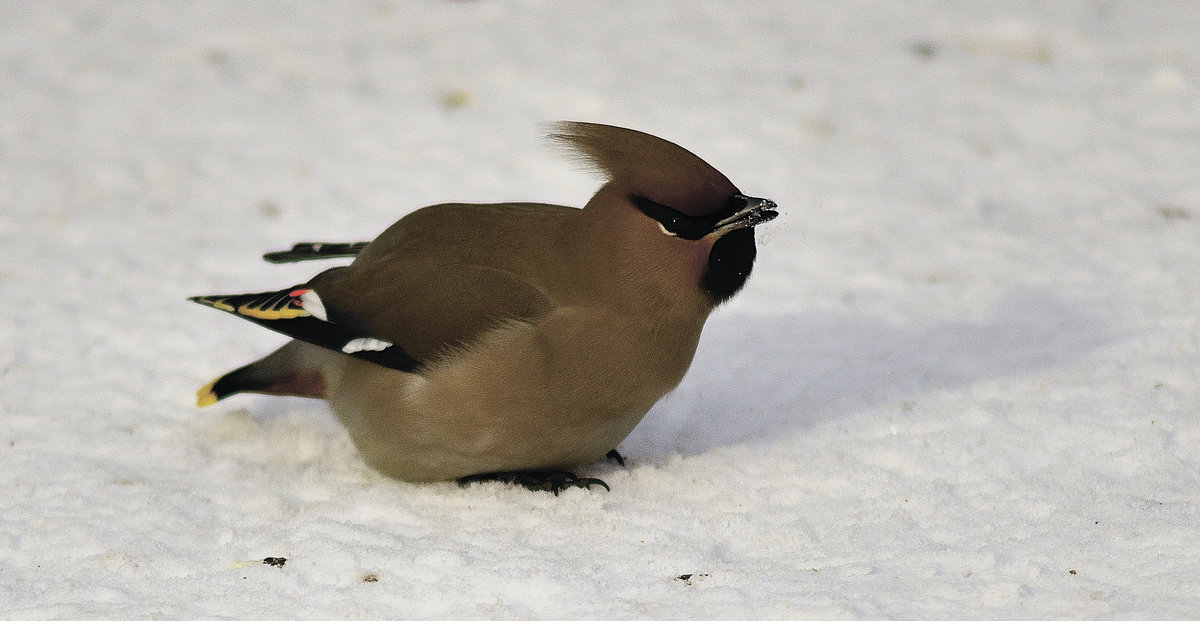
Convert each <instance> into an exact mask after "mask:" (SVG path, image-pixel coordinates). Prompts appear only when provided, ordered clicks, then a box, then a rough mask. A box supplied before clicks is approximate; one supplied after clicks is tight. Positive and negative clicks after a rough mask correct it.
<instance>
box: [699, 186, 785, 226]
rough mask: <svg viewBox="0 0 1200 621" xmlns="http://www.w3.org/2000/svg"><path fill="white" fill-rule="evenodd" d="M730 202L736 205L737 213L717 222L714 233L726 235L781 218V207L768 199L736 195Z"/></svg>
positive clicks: (730, 198)
mask: <svg viewBox="0 0 1200 621" xmlns="http://www.w3.org/2000/svg"><path fill="white" fill-rule="evenodd" d="M729 202H730V203H734V205H735V206H734V209H735V211H734V212H733V214H732V215H730V216H728V217H726V218H724V219H722V220H720V221H718V222H717V225H716V226H714V227H713V232H714V233H720V234H722V235H724V234H725V233H728V232H730V231H736V230H738V229H745V228H750V227H752V226H758V225H760V224H762V223H764V222H770V221H771V220H774V219H775V218H776V217H778V216H779V212H778V211H777V209H778V207H779V206H778V205H776V204H775V201H773V200H770V199H767V198H755V197H753V196H743V195H741V194H734V195H733V196H731V197H729Z"/></svg>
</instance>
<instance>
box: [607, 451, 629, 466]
mask: <svg viewBox="0 0 1200 621" xmlns="http://www.w3.org/2000/svg"><path fill="white" fill-rule="evenodd" d="M604 457H605V458H606V459H610V460H612V461H615V462H617V465H618V466H620V467H622V468H624V467H625V458H624V457H621V454H620V453H618V452H617V449H613V450H611V451H609V452H607V453H605V454H604Z"/></svg>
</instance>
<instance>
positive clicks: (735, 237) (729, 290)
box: [700, 228, 758, 304]
mask: <svg viewBox="0 0 1200 621" xmlns="http://www.w3.org/2000/svg"><path fill="white" fill-rule="evenodd" d="M757 254H758V249H757V248H755V247H754V229H752V228H745V229H738V230H736V231H730V232H729V233H726V234H725V235H723V236H721V238H720V239H718V240H717V241H716V242H715V243H714V244H713V247H712V250H711V251H709V253H708V269H707V270H706V271H705V272H704V277H703V278H702V279H701V280H700V286H701V287H703V288H704V290H705V291H707V292H708V294H709V295H710V296H712V298H713V301H714V302H716V303H717V304H720V303H721V302H724V301H725V300H728V299H729V298H731V297H733V294H735V293H737V292H738V291H740V290H741V288H742V286H743V285H745V284H746V279H747V278H749V277H750V270H752V269H753V268H754V257H755V256H757Z"/></svg>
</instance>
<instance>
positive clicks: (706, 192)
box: [550, 121, 738, 216]
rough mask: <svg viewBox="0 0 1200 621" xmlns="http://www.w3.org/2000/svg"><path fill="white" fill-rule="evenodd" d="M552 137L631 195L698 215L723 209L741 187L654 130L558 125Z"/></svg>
mask: <svg viewBox="0 0 1200 621" xmlns="http://www.w3.org/2000/svg"><path fill="white" fill-rule="evenodd" d="M553 127H554V131H553V133H551V134H550V138H551V139H552V140H554V141H556V142H558V143H561V144H563V145H566V146H568V147H570V148H571V149H572V150H573V151H574V152H575V153H576V154H577V155H578V157H579V159H581V160H582V161H583V162H584V163H586V164H588V165H589V166H590V167H594V168H596V169H597V170H599V171H600V172H602V173H604V174H605V175H606V176H607V177H608V178H609V181H610V183H613V184H616V185H619V186H620V187H621V189H622V190H625V191H628V192H629V193H631V194H637V195H640V196H644V197H646V198H649V199H651V200H653V201H656V202H659V203H661V204H663V205H667V206H669V207H671V208H673V209H676V210H678V211H681V212H683V213H685V214H688V215H692V216H704V215H709V214H712V213H715V212H717V211H718V210H720V209H721V208H723V207H724V206H725V203H726V201H727V200H728V199H729V197H730V196H731V195H733V194H736V193H738V189H737V188H736V187H735V186H734V185H733V183H731V182H730V181H729V179H727V178H726V177H725V175H723V174H721V173H720V171H718V170H717V169H715V168H713V167H712V166H710V165H709V164H708V162H705V161H704V160H702V159H700V158H699V157H697V156H696V155H695V154H693V153H692V152H691V151H688V150H687V149H684V148H683V147H681V146H679V145H677V144H675V143H673V142H668V141H666V140H663V139H662V138H658V137H655V136H651V135H650V134H646V133H643V132H639V131H635V130H632V129H625V128H623V127H615V126H613V125H601V124H598V123H583V122H579V121H563V122H560V123H556V124H555V125H554V126H553Z"/></svg>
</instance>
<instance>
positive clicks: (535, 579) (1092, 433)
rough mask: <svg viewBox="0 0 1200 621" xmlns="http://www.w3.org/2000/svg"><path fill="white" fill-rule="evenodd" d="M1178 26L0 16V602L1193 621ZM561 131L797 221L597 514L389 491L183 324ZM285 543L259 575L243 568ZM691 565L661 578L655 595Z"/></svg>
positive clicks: (253, 344)
mask: <svg viewBox="0 0 1200 621" xmlns="http://www.w3.org/2000/svg"><path fill="white" fill-rule="evenodd" d="M1197 32H1200V10H1197V8H1196V6H1195V4H1194V3H1193V2H1190V1H1188V0H1180V1H1175V2H1171V1H1166V0H1163V1H1150V2H1140V3H1133V2H1104V1H1093V0H1064V1H1061V2H1054V3H1045V2H1033V1H1029V2H995V3H983V2H974V1H971V0H940V1H936V2H934V1H925V2H890V1H886V0H851V1H847V2H823V3H818V2H796V1H794V0H777V1H771V2H768V1H763V2H756V3H733V2H718V1H697V0H689V1H686V2H654V3H649V2H634V1H632V0H622V1H614V0H605V1H598V0H597V1H586V2H571V3H566V2H550V1H548V0H546V1H537V0H524V1H512V2H501V1H498V0H481V1H474V2H465V1H459V2H433V1H423V2H416V1H414V2H399V1H392V2H386V1H379V0H371V1H367V2H337V3H326V2H304V3H299V2H287V3H276V2H270V3H267V2H263V3H242V2H233V1H221V2H217V1H213V2H184V1H179V2H131V1H130V2H48V1H47V2H33V1H29V2H26V1H23V0H17V1H13V2H5V3H3V4H0V245H2V246H0V247H2V249H3V251H2V252H0V294H2V298H3V304H0V463H2V466H0V603H2V605H3V612H2V613H0V617H3V618H5V619H56V618H76V617H79V616H83V617H85V618H102V617H103V618H140V619H146V618H151V619H154V618H163V619H184V618H256V617H272V618H583V619H623V618H648V619H689V618H717V619H719V618H750V617H753V618H767V619H791V618H800V617H805V618H833V619H853V618H880V617H889V618H900V619H928V618H963V617H964V616H967V614H968V613H969V614H971V615H974V616H980V617H983V618H989V617H990V618H1006V617H1007V618H1086V619H1094V618H1121V619H1130V618H1155V619H1160V618H1183V617H1192V618H1196V617H1198V616H1200V537H1198V536H1197V535H1198V534H1200V533H1198V531H1200V322H1198V315H1200V299H1198V292H1200V51H1198V50H1200V48H1197V46H1196V33H1197ZM557 119H581V120H593V121H602V122H609V123H615V124H619V125H625V126H629V127H634V128H638V129H642V130H646V131H650V132H652V133H655V134H658V135H661V136H664V137H667V138H669V139H671V140H674V141H676V142H679V143H681V144H683V145H685V146H687V147H689V148H691V149H692V150H694V151H696V152H697V153H699V154H700V155H701V156H703V157H705V158H706V159H708V160H709V161H710V162H712V163H713V164H714V165H716V166H717V167H718V168H720V169H721V170H723V171H724V172H725V173H726V174H728V175H729V176H730V177H731V178H732V179H733V180H734V181H735V183H737V184H738V185H739V186H740V187H741V188H742V189H743V190H744V191H746V192H748V193H751V194H756V195H763V196H769V197H771V198H774V199H776V200H777V201H778V202H779V204H780V205H781V209H782V212H783V215H782V216H781V217H780V218H779V219H777V220H776V221H774V222H772V223H771V224H770V225H768V226H766V227H764V228H763V229H762V231H761V234H760V240H761V244H760V260H759V263H758V266H757V269H756V273H755V275H754V277H753V278H752V279H751V281H750V283H749V285H748V287H747V289H746V290H745V291H744V292H743V293H742V294H741V295H740V296H739V297H738V298H736V299H735V300H734V301H733V302H732V303H730V304H728V305H727V306H726V307H724V308H722V309H721V310H720V311H719V312H718V313H717V314H716V315H714V317H713V318H712V319H711V321H710V323H709V325H708V327H707V329H706V332H705V335H704V339H703V341H702V344H701V348H700V351H699V353H698V355H697V358H696V362H695V364H694V366H693V368H692V371H691V374H690V375H689V376H688V378H687V379H686V380H685V381H684V383H683V385H682V386H680V388H679V389H678V390H677V391H676V392H675V393H673V394H672V395H670V396H669V397H668V398H666V399H665V400H663V401H662V402H661V403H660V404H659V405H658V406H656V407H655V409H654V410H653V411H652V412H651V413H650V415H649V416H648V417H647V419H646V420H645V421H644V423H643V424H642V425H641V426H640V427H639V428H638V429H637V430H635V431H634V433H633V435H631V436H630V437H629V439H628V440H627V441H625V442H624V443H623V444H622V445H621V447H620V448H621V450H622V452H623V453H624V454H625V455H626V456H627V457H629V459H630V464H629V466H628V467H627V468H620V467H618V466H616V465H614V464H596V465H594V466H591V467H588V468H585V469H583V470H582V471H581V473H583V474H587V475H592V476H601V477H603V478H604V479H606V480H607V481H608V483H609V484H611V485H612V491H611V492H603V491H595V490H593V491H590V492H589V491H583V490H570V491H568V492H565V493H564V494H562V495H561V496H560V497H554V496H551V495H549V494H544V493H531V492H527V491H524V490H521V489H513V488H507V487H504V486H499V485H477V486H471V487H466V488H460V487H458V486H456V485H454V484H450V483H446V484H432V485H413V484H406V483H400V482H396V481H392V480H388V479H386V478H384V477H382V476H380V475H377V474H375V473H374V472H372V471H371V470H369V469H368V468H367V467H366V466H365V465H364V464H363V462H362V460H361V459H360V458H359V456H358V455H357V454H356V453H355V451H354V450H353V447H352V445H351V444H350V442H349V440H348V439H347V436H346V435H345V433H344V432H343V431H342V430H341V429H340V427H339V426H338V425H337V424H336V422H335V421H334V420H333V418H332V417H331V415H330V413H329V411H328V410H327V408H326V407H325V406H324V404H322V403H320V402H317V401H306V400H299V399H271V398H266V397H254V396H240V397H237V398H233V399H230V400H228V401H225V402H222V403H221V404H219V405H217V406H214V407H212V408H209V409H206V410H202V411H201V410H197V409H195V408H194V406H193V404H192V400H193V392H194V390H195V389H196V388H197V387H199V386H200V385H201V384H203V383H204V382H206V381H207V380H209V379H210V378H211V377H213V376H215V375H217V374H218V373H220V372H223V371H225V370H228V369H230V368H232V367H235V366H237V365H240V364H242V363H244V362H247V361H249V360H252V359H253V358H255V357H256V356H258V355H261V354H263V353H265V352H267V351H269V350H271V349H272V348H274V347H275V346H277V345H278V344H279V343H280V342H281V339H280V337H279V336H277V335H274V334H272V333H270V332H267V331H265V330H259V329H256V328H254V327H253V326H252V325H250V324H247V323H245V322H241V321H237V320H236V319H233V318H229V317H226V316H223V315H220V314H218V313H214V312H213V311H212V310H210V309H205V308H202V307H200V306H196V305H191V304H188V303H187V302H185V301H184V298H185V297H186V296H188V295H195V294H202V293H216V292H236V291H252V290H257V289H259V288H263V287H266V288H270V287H274V286H284V285H287V284H291V283H294V282H300V281H302V280H303V279H305V278H307V277H308V276H309V275H311V273H312V272H313V270H314V269H316V268H317V267H319V266H315V265H314V264H300V265H294V266H273V265H269V264H266V263H264V262H262V261H260V260H259V255H260V254H261V253H262V252H265V251H269V250H276V249H282V248H286V247H288V246H289V245H290V244H291V243H292V242H294V241H299V240H314V239H315V240H348V241H349V240H360V239H369V238H371V237H373V236H374V235H375V234H377V233H378V232H379V231H381V230H382V229H383V228H384V227H386V226H387V225H388V224H390V223H391V222H392V221H394V220H395V219H396V218H398V217H399V216H401V215H402V214H404V213H406V212H407V211H409V210H411V209H414V208H417V207H419V206H421V205H424V204H428V203H432V202H438V201H445V200H466V201H488V200H505V199H528V200H545V201H555V202H565V203H568V204H576V205H579V204H582V203H583V202H584V201H585V200H586V199H587V198H588V196H589V195H590V193H591V191H592V190H593V189H594V188H595V187H596V185H597V179H596V178H595V177H592V176H588V175H586V174H581V173H580V172H579V171H577V170H576V169H575V168H574V167H573V165H572V164H571V163H570V162H567V161H563V160H562V159H561V158H560V157H559V155H558V154H557V153H555V152H554V151H553V150H552V149H549V148H547V145H546V142H545V141H544V140H543V139H542V138H541V137H540V135H541V134H542V133H543V132H544V125H543V124H544V123H546V122H550V121H554V120H557ZM265 557H284V558H286V559H287V562H286V564H285V565H284V566H282V567H272V566H268V565H265V564H263V563H262V559H263V558H265ZM685 574H691V577H690V578H688V579H681V578H680V576H682V575H685Z"/></svg>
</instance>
